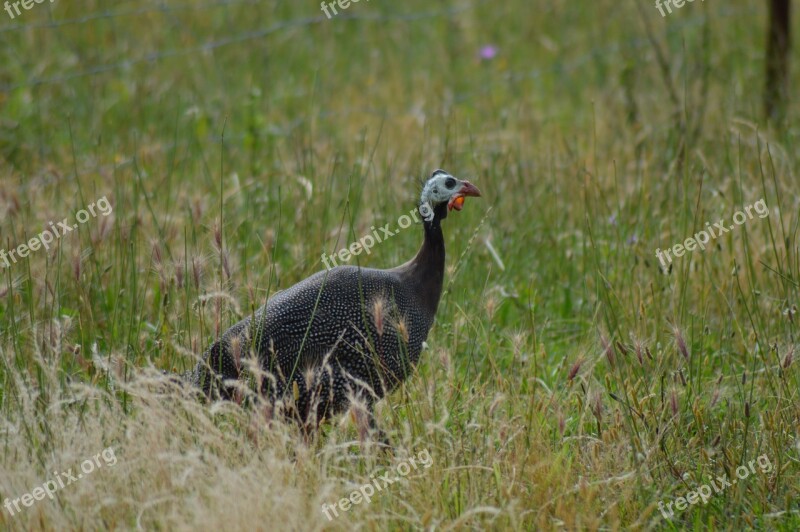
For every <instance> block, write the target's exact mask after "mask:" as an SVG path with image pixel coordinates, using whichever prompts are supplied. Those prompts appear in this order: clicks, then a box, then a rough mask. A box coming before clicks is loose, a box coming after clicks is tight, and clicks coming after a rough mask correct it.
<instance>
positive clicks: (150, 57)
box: [0, 0, 489, 92]
mask: <svg viewBox="0 0 800 532" xmlns="http://www.w3.org/2000/svg"><path fill="white" fill-rule="evenodd" d="M223 1H226V2H228V3H234V2H248V1H251V0H223ZM488 1H489V0H478V1H477V2H476V3H475V4H473V5H467V6H462V7H457V8H451V9H445V10H438V11H427V12H422V13H408V14H398V15H391V16H387V15H379V14H355V13H354V14H345V13H343V14H342V15H340V16H338V17H337V19H340V20H363V21H369V22H400V21H403V22H408V21H414V20H422V19H429V18H437V17H441V16H446V17H452V16H454V15H457V14H459V13H462V12H464V11H467V10H469V9H472V8H473V7H475V6H476V5H479V4H483V3H486V2H488ZM151 11H159V10H154V9H151ZM115 14H116V15H117V16H122V12H115ZM101 15H104V14H103V13H101V14H98V15H96V16H95V17H94V18H103V17H102V16H101ZM91 16H92V15H87V17H91ZM75 20H77V19H75ZM326 21H328V18H327V17H325V16H323V15H319V16H316V17H303V18H298V19H294V20H289V21H285V22H279V23H277V24H273V25H272V26H270V27H268V28H264V29H261V30H256V31H250V32H245V33H240V34H237V35H233V36H230V37H225V38H223V39H219V40H216V41H208V42H205V43H203V44H200V45H197V46H190V47H187V48H177V49H173V50H165V51H162V52H151V53H149V54H146V55H145V56H143V57H137V58H133V59H126V60H123V61H119V62H116V63H107V64H103V65H96V66H93V67H90V68H88V69H86V70H83V71H80V72H73V73H71V74H64V75H59V76H51V77H48V78H39V79H30V80H28V81H24V82H21V83H16V84H5V85H0V92H10V91H13V90H16V89H20V88H24V87H35V86H38V85H48V84H54V83H60V82H63V81H70V80H72V79H76V78H81V77H85V76H93V75H97V74H102V73H103V72H108V71H111V70H116V69H119V68H123V67H130V66H131V65H135V64H139V63H147V62H154V61H159V60H161V59H165V58H167V57H175V56H181V55H187V54H191V53H195V52H208V51H211V50H216V49H217V48H222V47H223V46H228V45H230V44H239V43H242V42H246V41H251V40H254V39H261V38H263V37H266V36H268V35H270V34H272V33H275V32H277V31H280V30H284V29H291V28H298V27H304V26H311V25H314V24H319V23H320V22H326Z"/></svg>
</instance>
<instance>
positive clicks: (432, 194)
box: [419, 170, 481, 221]
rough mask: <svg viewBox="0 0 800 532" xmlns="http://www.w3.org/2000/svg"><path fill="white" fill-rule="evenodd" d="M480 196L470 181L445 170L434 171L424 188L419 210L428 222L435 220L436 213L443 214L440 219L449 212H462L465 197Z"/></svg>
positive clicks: (479, 192)
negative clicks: (445, 207)
mask: <svg viewBox="0 0 800 532" xmlns="http://www.w3.org/2000/svg"><path fill="white" fill-rule="evenodd" d="M480 195H481V191H480V190H478V187H476V186H475V185H473V184H472V183H470V182H469V181H463V180H461V179H457V178H455V177H453V176H452V175H450V174H448V173H447V172H445V171H444V170H434V172H433V173H432V174H431V176H430V177H429V178H428V180H427V181H425V185H424V186H423V187H422V194H421V195H420V207H419V210H420V213H422V216H423V217H424V218H425V219H426V220H427V221H431V220H432V219H433V217H434V213H441V215H440V218H444V217H445V216H447V212H448V211H451V210H453V209H455V210H457V211H460V210H461V209H462V208H463V206H464V198H465V197H467V196H474V197H478V196H480ZM445 205H447V209H446V210H445V209H444V206H445Z"/></svg>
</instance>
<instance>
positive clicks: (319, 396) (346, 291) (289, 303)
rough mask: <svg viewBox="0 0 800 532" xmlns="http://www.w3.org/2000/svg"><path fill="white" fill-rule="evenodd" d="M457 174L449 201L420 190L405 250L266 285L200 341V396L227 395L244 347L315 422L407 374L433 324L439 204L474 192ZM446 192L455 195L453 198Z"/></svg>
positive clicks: (438, 277)
mask: <svg viewBox="0 0 800 532" xmlns="http://www.w3.org/2000/svg"><path fill="white" fill-rule="evenodd" d="M434 177H437V179H438V180H442V183H444V182H445V181H444V180H446V179H449V180H453V181H458V180H455V179H454V178H453V177H452V176H449V174H446V173H445V172H443V171H441V170H439V171H437V172H434V175H433V176H432V177H431V179H430V180H429V183H430V181H432V180H433V179H434ZM437 182H438V181H437ZM447 183H448V184H450V183H451V181H447ZM458 183H461V184H462V185H463V187H462V188H461V189H458V190H452V191H450V194H449V195H447V197H446V198H445V199H448V200H450V201H449V202H448V201H444V202H436V201H430V199H428V198H426V197H425V192H424V191H423V198H422V200H423V201H422V205H423V206H424V205H433V207H432V209H430V210H429V213H430V215H429V216H427V219H426V221H425V222H424V227H425V239H424V241H423V244H422V247H421V248H420V250H419V252H418V253H417V255H416V257H414V259H412V260H411V261H409V262H407V263H405V264H403V265H402V266H398V267H396V268H393V269H389V270H379V269H372V268H359V267H356V266H339V267H336V268H333V269H331V270H327V271H326V270H323V271H321V272H318V273H316V274H314V275H312V276H311V277H309V278H307V279H305V280H303V281H301V282H299V283H297V284H295V285H294V286H292V287H290V288H288V289H286V290H284V291H282V292H278V293H276V294H275V295H274V296H272V297H271V298H270V299H269V300H268V301H267V303H266V305H264V306H263V307H261V308H260V309H259V310H258V311H257V312H256V313H255V314H254V315H253V316H251V317H248V318H246V319H244V320H242V321H240V322H239V323H237V324H236V325H234V326H233V327H231V328H230V329H228V330H227V331H226V332H225V333H224V334H223V335H222V336H221V337H220V338H219V339H218V340H217V341H216V342H215V343H214V344H213V345H212V346H211V347H210V348H209V349H208V351H207V352H206V353H205V356H204V360H203V362H201V363H200V364H198V365H197V367H196V368H195V369H194V371H193V372H191V379H192V381H193V382H194V384H196V385H197V386H199V387H200V388H201V389H202V390H203V392H204V393H205V394H206V395H208V396H214V395H217V394H218V395H220V396H221V397H223V398H228V399H230V398H233V397H234V396H235V395H236V392H235V389H236V386H235V383H234V382H233V381H237V380H239V379H240V378H241V377H242V371H243V370H244V369H245V368H246V362H245V360H246V358H247V357H248V356H250V354H251V353H252V354H254V355H255V356H257V358H258V363H259V367H260V368H261V370H263V372H264V374H265V375H266V376H265V377H263V378H261V379H260V381H261V385H260V391H261V392H262V393H263V394H264V395H265V396H266V397H268V398H269V399H270V400H271V401H272V402H273V403H278V402H281V403H283V404H284V406H288V408H287V409H286V410H285V411H286V412H287V414H289V415H290V416H291V417H294V418H295V419H297V420H298V421H299V422H301V423H303V424H304V425H306V426H315V425H316V424H317V423H319V421H320V420H322V419H324V418H330V417H331V416H333V415H335V414H338V413H341V412H343V411H344V410H346V409H347V408H348V407H349V405H350V404H352V403H353V402H362V403H363V404H364V405H365V406H366V407H367V410H368V411H369V412H370V413H371V411H372V405H373V404H374V403H375V402H376V401H377V400H379V399H381V398H382V397H384V396H385V395H386V394H388V393H389V392H391V391H392V390H393V389H395V388H396V387H397V386H398V385H399V384H400V383H401V382H402V381H403V380H405V379H406V378H407V377H408V376H409V375H410V373H411V371H412V370H413V368H414V366H415V365H416V364H417V362H418V360H419V357H420V352H421V350H422V345H423V342H424V341H425V340H426V338H427V336H428V332H429V330H430V328H431V326H432V325H433V321H434V317H435V315H436V310H437V307H438V304H439V298H440V296H441V291H442V283H443V278H444V265H445V249H444V238H443V235H442V229H441V225H440V222H441V220H442V219H443V218H445V217H446V216H447V212H448V208H456V209H459V210H460V208H461V202H463V195H479V194H480V193H479V192H478V191H477V189H476V188H475V187H473V186H472V185H471V184H469V183H468V182H465V181H458ZM450 188H453V187H450ZM436 190H437V191H438V188H437V189H436ZM458 192H464V194H463V195H460V196H459V194H458ZM431 195H432V193H431ZM436 197H438V196H436ZM436 197H434V198H433V199H434V200H435V199H436ZM456 197H461V198H462V200H461V202H458V203H457V204H456V206H455V207H453V200H454V198H456ZM422 212H423V213H424V210H423V211H422ZM370 422H372V420H371V418H370Z"/></svg>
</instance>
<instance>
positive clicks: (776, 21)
mask: <svg viewBox="0 0 800 532" xmlns="http://www.w3.org/2000/svg"><path fill="white" fill-rule="evenodd" d="M768 1H769V28H768V30H767V72H766V87H765V90H764V112H765V114H766V117H767V120H774V121H776V122H778V123H780V122H782V121H783V118H784V116H785V111H786V100H787V98H788V96H789V50H790V48H791V39H790V37H791V35H790V31H789V27H790V26H789V21H790V13H791V10H790V6H791V0H768Z"/></svg>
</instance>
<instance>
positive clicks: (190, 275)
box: [0, 0, 800, 530]
mask: <svg viewBox="0 0 800 532" xmlns="http://www.w3.org/2000/svg"><path fill="white" fill-rule="evenodd" d="M637 6H638V7H637ZM795 22H796V20H795ZM794 27H795V29H796V28H797V25H796V24H795V25H794ZM765 29H766V2H745V1H743V0H734V1H728V2H721V1H715V0H709V1H706V2H694V3H687V4H686V5H684V6H683V7H682V8H681V9H677V10H675V9H674V10H673V13H672V14H669V15H667V16H665V17H662V16H661V15H660V14H659V12H658V10H657V9H656V8H655V7H654V6H653V4H652V3H651V2H640V3H634V2H612V1H610V0H595V1H592V2H581V3H580V4H579V3H577V2H567V1H566V0H553V1H549V2H543V1H537V2H534V3H531V2H525V1H523V0H508V1H506V2H488V1H480V0H475V1H468V0H464V1H449V2H442V3H434V2H423V1H421V0H409V1H407V2H390V1H387V0H372V1H370V2H365V1H362V2H359V3H353V4H351V5H350V7H348V8H347V9H346V10H339V14H338V15H336V16H333V17H332V18H331V19H328V18H327V17H326V16H325V14H324V13H323V12H322V11H321V10H320V8H319V5H318V3H317V2H315V1H308V2H288V1H274V0H267V1H261V2H257V1H254V0H227V1H219V0H216V1H214V0H194V1H186V2H179V1H169V2H165V3H164V4H159V3H154V2H153V3H133V2H117V3H111V2H96V1H92V0H83V1H81V2H77V3H72V2H70V3H68V2H66V1H64V0H55V2H52V3H51V2H44V3H41V4H34V5H33V7H32V8H31V9H30V10H28V11H24V12H22V14H21V15H20V16H17V17H16V18H15V19H13V20H12V19H11V18H10V17H8V16H7V15H6V14H5V12H4V11H0V248H2V249H3V250H4V251H6V252H8V251H9V250H12V249H15V248H17V249H18V246H20V245H22V244H24V243H26V242H30V241H31V239H33V238H38V237H36V235H38V234H40V233H42V232H43V231H44V230H45V229H48V228H50V227H51V226H50V222H51V221H52V222H53V223H54V224H55V225H56V226H57V225H58V222H59V221H62V220H64V221H66V222H67V223H66V225H70V224H72V225H76V226H77V227H73V228H72V230H70V231H69V232H66V229H62V231H65V234H63V236H60V237H59V238H57V239H55V240H54V241H53V242H52V243H49V244H48V247H49V249H43V248H40V249H38V250H31V251H30V253H29V254H27V256H26V257H24V258H22V257H17V258H18V260H16V262H14V261H13V260H11V261H10V262H9V265H8V267H6V265H5V264H4V263H3V262H2V260H1V259H0V275H2V280H1V281H0V383H2V386H1V387H0V504H8V506H3V507H2V510H1V511H0V529H2V530H6V529H7V530H125V529H145V530H223V529H224V530H256V529H259V530H273V529H278V528H280V529H286V530H322V529H335V530H351V529H364V530H381V529H385V528H390V529H436V530H462V529H468V530H481V529H515V530H532V529H537V530H553V529H567V530H598V529H612V530H617V529H634V530H641V529H645V530H650V529H664V530H673V529H728V530H741V529H760V530H772V529H779V530H797V529H798V528H800V502H799V501H800V467H798V465H799V463H798V462H799V461H800V397H798V394H799V393H800V369H798V366H800V364H798V361H797V360H796V359H797V358H798V357H800V353H795V350H796V348H797V346H798V343H797V342H795V340H794V335H795V334H798V330H797V320H798V319H800V317H798V316H797V315H796V312H797V304H798V297H799V296H800V291H799V290H798V289H799V288H800V254H799V253H798V251H799V249H798V224H799V223H800V218H798V215H797V213H798V208H800V197H799V196H798V193H797V190H798V188H797V179H798V174H799V173H800V160H798V157H797V150H796V146H797V143H798V136H800V130H799V129H798V127H797V124H798V122H797V118H798V106H797V102H796V101H795V102H793V103H791V104H790V105H789V107H788V109H787V111H786V116H785V127H783V128H779V127H773V126H772V125H771V124H767V123H765V122H764V120H763V116H762V105H761V98H762V92H763V85H764V82H763V72H764V44H765V42H766V36H765ZM795 33H796V32H795ZM793 66H796V64H795V65H793ZM797 71H798V69H797V68H793V69H792V73H793V81H795V80H797V77H798V76H797ZM440 167H441V168H445V169H447V170H448V171H450V172H451V173H453V174H454V175H456V176H458V177H461V178H466V179H469V180H470V181H472V182H473V183H475V184H476V185H477V186H478V187H480V189H481V190H482V192H483V197H482V198H470V199H469V200H468V201H467V202H466V204H465V206H464V210H463V211H462V212H458V213H457V212H454V213H452V214H451V215H450V216H449V217H448V218H447V220H446V221H445V222H444V232H445V240H446V243H447V252H448V259H447V271H446V279H445V283H446V287H447V292H446V293H445V294H444V295H443V297H442V301H441V303H440V306H439V310H438V314H437V322H436V324H435V325H434V328H433V329H432V330H431V333H430V335H429V337H428V344H429V349H428V350H427V351H426V352H424V353H423V357H422V359H421V363H420V365H419V367H418V370H417V373H416V375H414V376H413V377H412V378H411V379H409V380H408V381H407V382H406V383H405V385H404V386H403V387H402V388H400V389H399V390H398V391H396V392H395V393H393V394H392V395H391V396H389V397H388V398H387V399H385V400H384V401H382V402H381V403H380V404H379V407H378V420H379V423H380V425H381V426H382V428H383V429H384V430H385V431H386V432H387V433H388V435H389V437H390V439H391V441H392V443H393V445H394V451H393V452H392V453H390V454H385V453H381V452H380V451H378V450H376V449H374V448H373V447H371V446H363V447H362V446H361V445H360V444H359V441H358V437H357V430H356V427H355V425H354V423H353V422H352V420H351V416H349V415H346V416H343V417H341V418H340V419H336V420H334V421H333V422H332V423H331V424H330V425H328V426H326V427H325V429H324V431H323V433H322V434H321V435H320V437H319V438H317V439H315V440H314V441H311V442H310V443H306V442H304V440H303V438H302V437H300V433H299V430H298V429H297V427H294V426H291V425H284V424H282V423H280V422H277V421H273V422H272V423H270V424H267V422H266V421H265V420H264V418H263V415H262V413H260V412H258V411H255V410H253V409H249V408H243V407H240V406H237V405H236V404H232V403H214V404H203V403H201V402H198V401H197V400H195V399H194V398H193V397H192V396H191V395H190V394H189V393H188V391H181V390H180V389H179V388H177V387H175V386H168V385H167V384H166V382H165V379H164V377H163V375H162V370H167V372H170V373H172V372H180V371H184V370H186V369H188V368H190V367H192V366H193V365H194V363H195V362H196V360H197V357H198V356H199V355H200V354H202V352H203V350H204V349H205V348H206V347H207V346H208V345H209V344H210V343H211V342H212V341H213V339H214V338H215V336H216V335H218V334H219V333H221V332H222V331H224V330H225V329H226V328H227V327H228V326H230V325H232V324H233V323H235V322H237V321H238V320H239V319H240V318H241V317H242V316H246V315H248V314H250V313H251V312H252V311H253V310H254V309H256V308H258V307H259V306H261V305H262V304H263V303H264V302H265V300H266V298H267V297H269V296H270V295H271V294H273V293H275V292H276V291H278V290H282V289H284V288H287V287H289V286H291V285H292V284H294V283H296V282H298V281H300V280H302V279H304V278H305V277H307V276H308V275H310V274H312V273H314V272H316V271H319V270H320V269H322V268H323V265H322V262H321V260H320V256H321V254H322V253H329V254H330V253H333V252H335V251H336V250H338V249H340V248H342V247H345V246H346V245H348V244H349V243H350V242H352V241H354V240H357V239H358V238H359V237H360V236H361V235H364V234H367V233H369V231H370V227H371V226H373V225H374V226H382V225H384V224H386V223H395V221H396V220H397V218H398V217H399V216H401V215H403V214H406V213H408V212H409V210H411V209H412V208H413V207H414V205H415V202H416V201H417V200H418V198H419V192H420V183H421V180H422V179H423V178H424V177H426V176H427V175H429V174H430V172H431V171H432V170H433V169H435V168H440ZM103 198H105V199H106V200H107V201H108V204H109V205H110V206H111V208H112V211H106V212H108V214H107V215H105V214H103V212H100V211H99V206H100V203H99V200H102V199H103ZM760 200H763V202H762V205H765V206H766V207H765V208H766V209H767V210H766V211H761V212H764V213H765V214H764V216H761V215H760V214H756V215H755V216H752V217H750V218H747V219H746V220H744V221H743V222H742V223H741V225H736V226H735V227H734V228H733V229H731V230H730V231H728V232H726V233H725V234H722V235H719V236H718V237H717V238H714V239H711V240H710V242H709V244H708V245H707V246H706V249H705V250H701V249H695V250H694V251H690V252H687V253H686V254H685V255H683V256H681V257H675V256H674V254H673V255H672V256H671V258H672V262H671V263H668V261H666V259H665V263H664V264H666V267H662V266H661V264H660V261H659V259H658V258H657V257H656V250H657V249H659V250H666V249H670V248H673V246H675V245H676V244H680V243H683V242H684V241H685V240H686V239H687V238H689V237H692V236H693V235H695V234H696V233H698V232H699V231H702V230H706V228H707V227H712V228H713V227H714V224H715V223H717V222H718V221H720V220H724V224H725V225H728V226H732V225H734V224H732V223H731V220H734V215H735V214H736V213H737V211H743V210H744V208H745V207H748V206H752V205H755V204H756V203H757V202H759V201H760ZM92 204H94V205H97V206H98V209H96V211H97V212H95V215H93V216H88V217H87V216H83V215H82V214H80V211H82V210H83V209H87V211H86V212H88V207H89V205H92ZM751 214H752V213H751ZM83 218H85V220H83ZM740 219H741V218H740ZM76 220H77V221H81V220H83V221H81V223H77V222H76ZM706 222H709V226H707V225H706ZM421 240H422V230H421V228H420V227H419V226H418V225H416V226H413V227H411V228H409V229H406V230H404V231H402V232H400V233H399V234H398V235H397V236H395V237H393V238H392V239H390V240H388V241H387V242H385V243H383V244H380V245H378V246H376V247H375V248H373V250H372V253H371V254H370V255H368V256H367V255H361V256H360V257H358V260H359V262H360V264H361V265H368V266H371V267H379V268H388V267H392V266H395V265H397V264H400V263H402V262H404V261H406V260H408V259H409V258H411V257H412V256H413V255H414V254H415V253H416V250H417V248H418V246H419V245H420V243H421ZM30 247H31V248H33V247H38V246H36V245H35V244H32V245H31V246H30ZM22 254H24V253H22ZM17 255H20V253H19V251H17ZM109 449H110V451H109ZM104 450H105V454H102V453H103V452H104ZM425 453H427V455H428V456H429V457H430V462H429V464H426V466H424V467H423V466H422V465H415V466H414V467H411V468H410V471H407V474H405V475H404V474H403V473H402V471H403V470H405V469H408V466H409V463H410V462H409V459H410V458H413V457H417V464H419V457H420V456H424V455H425ZM112 455H113V460H111V459H110V457H111V456H112ZM86 460H89V464H90V465H91V466H92V469H93V470H92V471H91V473H88V472H86V469H89V467H88V466H86V467H85V469H84V472H86V474H84V475H83V478H80V479H77V480H76V481H74V482H73V483H72V484H69V485H64V486H63V488H62V487H60V486H59V488H58V489H57V490H55V492H54V493H53V497H52V499H51V498H50V497H49V496H46V495H44V496H43V497H44V500H35V499H36V498H41V497H38V496H41V495H42V493H43V492H42V491H38V490H34V488H36V487H37V486H43V485H45V483H46V482H48V481H51V480H53V479H56V477H57V473H61V472H68V471H69V470H70V469H71V470H72V473H73V474H76V473H78V472H79V471H80V470H81V467H82V466H83V465H84V464H85V461H86ZM748 463H749V464H751V465H750V466H749V467H748ZM767 463H768V464H769V467H766V464H767ZM404 465H405V467H403V466H404ZM740 466H744V467H745V470H746V471H748V473H747V474H742V475H740V476H739V477H738V478H737V468H739V467H740ZM398 468H400V469H398ZM741 471H742V470H741V469H739V472H741ZM387 472H388V473H392V474H394V473H397V472H399V474H398V475H397V476H399V477H402V478H400V480H398V481H397V482H394V483H392V484H391V485H387V486H385V487H384V489H382V490H380V491H377V490H376V493H375V494H374V497H372V500H371V502H366V501H363V500H362V501H361V502H360V503H359V504H355V503H354V504H352V507H351V508H350V509H349V510H347V511H344V510H343V509H340V510H339V511H338V514H339V515H338V517H336V516H333V517H332V518H331V519H329V518H328V517H326V514H325V513H324V512H323V511H322V510H321V508H322V507H323V505H324V504H328V505H331V504H333V503H337V502H338V501H340V500H341V499H343V498H345V497H350V494H351V492H353V491H354V490H358V489H359V488H361V487H362V485H365V484H368V483H370V482H373V478H374V479H377V478H378V477H379V476H381V475H385V474H386V473H387ZM723 476H727V478H728V479H729V480H730V481H731V486H728V487H726V488H724V489H720V490H719V493H717V489H718V488H720V487H721V485H722V482H721V480H717V479H718V478H721V477H723ZM61 477H63V475H61ZM734 480H736V482H735V483H734V482H733V481H734ZM712 482H715V483H716V484H717V485H716V486H715V487H714V489H713V490H711V489H709V490H708V491H709V492H710V493H711V495H710V497H704V498H705V499H706V500H705V503H703V502H702V501H700V502H698V501H697V500H696V498H697V497H696V496H695V501H694V504H690V505H688V507H687V508H686V509H684V510H680V509H679V508H680V506H684V505H680V506H676V505H677V504H678V498H679V497H684V498H685V497H687V496H688V494H689V493H690V492H693V491H695V492H697V490H701V491H700V493H703V492H702V489H703V488H702V486H703V485H706V486H709V487H710V485H711V483H712ZM52 486H53V484H50V487H51V488H52ZM51 492H52V490H51ZM26 494H31V495H28V498H27V499H26V498H24V496H25V495H26ZM20 498H21V501H22V502H21V503H19V507H20V511H17V510H16V509H14V507H13V501H14V500H15V499H20ZM26 500H27V501H28V502H30V501H31V500H33V501H34V502H33V503H31V504H29V505H26V504H25V501H26ZM6 501H8V503H6ZM689 502H691V500H690V501H689ZM659 503H661V504H662V506H659ZM668 505H671V506H668ZM340 508H341V507H340ZM670 511H672V514H671V515H670ZM665 515H666V516H667V518H665Z"/></svg>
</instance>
